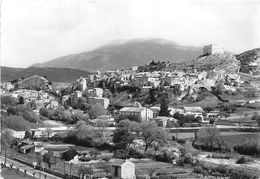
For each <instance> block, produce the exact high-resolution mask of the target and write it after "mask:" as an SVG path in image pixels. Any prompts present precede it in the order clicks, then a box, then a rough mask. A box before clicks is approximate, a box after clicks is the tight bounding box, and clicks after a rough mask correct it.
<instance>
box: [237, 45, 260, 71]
mask: <svg viewBox="0 0 260 179" xmlns="http://www.w3.org/2000/svg"><path fill="white" fill-rule="evenodd" d="M236 58H237V59H238V60H239V61H240V62H241V69H240V71H241V72H243V73H249V74H255V75H259V74H260V48H256V49H253V50H249V51H246V52H243V53H241V54H239V55H236Z"/></svg>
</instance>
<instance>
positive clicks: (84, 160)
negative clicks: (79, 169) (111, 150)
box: [79, 157, 91, 162]
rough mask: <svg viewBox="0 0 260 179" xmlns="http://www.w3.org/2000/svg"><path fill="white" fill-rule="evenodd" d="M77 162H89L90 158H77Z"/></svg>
mask: <svg viewBox="0 0 260 179" xmlns="http://www.w3.org/2000/svg"><path fill="white" fill-rule="evenodd" d="M79 160H80V161H82V162H89V161H90V160H91V157H81V158H79Z"/></svg>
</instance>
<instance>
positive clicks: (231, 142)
mask: <svg viewBox="0 0 260 179" xmlns="http://www.w3.org/2000/svg"><path fill="white" fill-rule="evenodd" d="M222 137H223V139H224V141H225V142H226V144H227V145H228V147H229V148H230V149H231V150H233V147H234V146H235V145H239V144H243V143H244V142H245V141H246V140H247V139H251V138H256V139H259V141H260V132H255V133H237V134H235V135H234V134H233V135H232V134H230V135H223V136H222Z"/></svg>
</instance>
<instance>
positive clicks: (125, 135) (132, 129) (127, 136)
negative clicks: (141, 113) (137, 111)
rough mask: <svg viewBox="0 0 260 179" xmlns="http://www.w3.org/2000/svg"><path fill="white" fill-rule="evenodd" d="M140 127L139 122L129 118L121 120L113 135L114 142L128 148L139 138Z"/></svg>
mask: <svg viewBox="0 0 260 179" xmlns="http://www.w3.org/2000/svg"><path fill="white" fill-rule="evenodd" d="M139 132H140V127H139V124H138V123H137V122H132V121H129V120H128V119H126V120H122V121H120V122H119V123H118V124H117V126H116V130H115V131H114V135H113V142H114V143H115V144H116V145H117V146H118V147H119V148H122V149H126V150H128V149H129V147H130V145H131V144H132V143H133V141H134V140H135V139H136V138H137V136H138V134H139Z"/></svg>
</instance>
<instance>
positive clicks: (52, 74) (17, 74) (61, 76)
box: [1, 66, 90, 82]
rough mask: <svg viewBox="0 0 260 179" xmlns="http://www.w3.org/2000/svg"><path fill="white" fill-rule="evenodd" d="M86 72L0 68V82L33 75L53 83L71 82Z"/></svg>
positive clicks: (87, 73) (64, 69) (56, 69)
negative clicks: (43, 77) (45, 78)
mask: <svg viewBox="0 0 260 179" xmlns="http://www.w3.org/2000/svg"><path fill="white" fill-rule="evenodd" d="M89 74H90V73H89V72H87V71H82V70H76V69H70V68H37V67H29V68H11V67H4V66H2V67H1V81H2V82H6V81H12V80H15V79H18V78H22V77H24V78H26V77H29V76H33V75H38V76H46V77H47V79H48V80H50V81H53V82H73V81H75V80H76V79H78V78H80V77H81V76H86V75H89Z"/></svg>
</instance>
